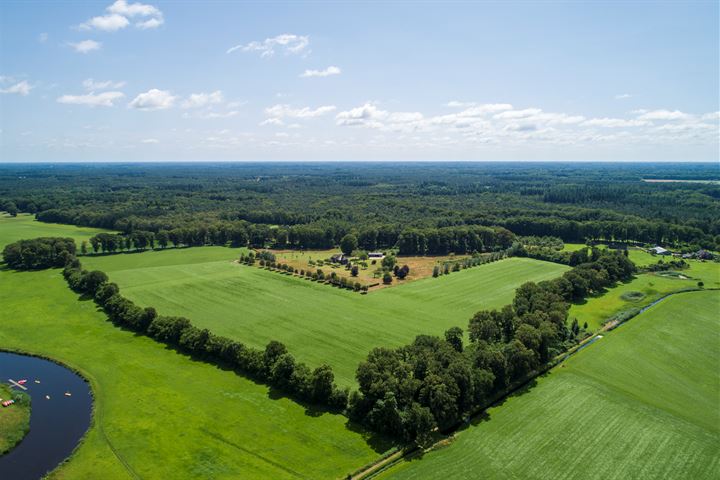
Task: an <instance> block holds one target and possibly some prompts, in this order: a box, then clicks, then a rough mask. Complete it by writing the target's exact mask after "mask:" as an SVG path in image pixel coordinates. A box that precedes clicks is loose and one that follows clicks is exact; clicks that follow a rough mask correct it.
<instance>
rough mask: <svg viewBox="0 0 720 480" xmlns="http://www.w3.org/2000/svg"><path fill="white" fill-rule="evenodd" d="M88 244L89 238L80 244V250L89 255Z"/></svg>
mask: <svg viewBox="0 0 720 480" xmlns="http://www.w3.org/2000/svg"><path fill="white" fill-rule="evenodd" d="M87 245H88V243H87V240H83V241H82V243H81V244H80V252H81V253H82V254H83V255H87V252H88V249H87Z"/></svg>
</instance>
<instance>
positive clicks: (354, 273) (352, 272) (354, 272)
mask: <svg viewBox="0 0 720 480" xmlns="http://www.w3.org/2000/svg"><path fill="white" fill-rule="evenodd" d="M359 271H360V269H359V268H358V266H357V265H353V266H352V268H351V269H350V275H352V276H353V277H357V276H358V272H359Z"/></svg>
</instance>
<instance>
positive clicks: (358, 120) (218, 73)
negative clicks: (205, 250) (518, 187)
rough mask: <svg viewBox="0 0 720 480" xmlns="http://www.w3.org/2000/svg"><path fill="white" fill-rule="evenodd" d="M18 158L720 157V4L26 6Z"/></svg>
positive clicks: (11, 47)
mask: <svg viewBox="0 0 720 480" xmlns="http://www.w3.org/2000/svg"><path fill="white" fill-rule="evenodd" d="M0 3H2V6H1V8H2V15H0V129H1V131H0V161H1V162H11V161H54V160H58V161H129V160H143V161H148V160H624V161H627V160H680V161H690V160H702V161H718V160H720V153H719V150H718V149H719V147H718V143H719V141H720V134H719V130H718V121H719V115H720V113H719V112H718V110H720V106H719V102H720V100H719V97H718V96H719V95H720V94H719V91H720V80H719V68H720V67H719V63H718V62H719V57H720V52H719V46H718V45H719V44H720V41H719V38H718V36H719V33H718V17H719V14H720V12H719V9H718V2H717V1H708V2H666V1H658V2H643V1H634V2H608V1H603V2H595V3H584V4H583V5H580V4H579V3H580V2H575V3H573V2H529V1H516V2H460V3H442V4H440V3H436V4H433V3H427V2H422V3H412V2H404V1H403V2H400V1H397V2H376V3H361V2H352V3H342V4H340V5H338V4H331V3H325V2H312V3H308V4H304V5H301V4H300V3H296V2H276V3H269V2H252V3H239V2H229V1H206V2H200V1H192V2H190V1H184V2H179V1H175V2H173V1H153V2H151V3H137V2H132V1H123V0H118V1H115V2H114V3H112V1H111V0H110V1H107V2H103V1H92V2H77V1H75V2H61V1H53V2H51V1H45V2H37V1H27V0H26V1H7V0H0Z"/></svg>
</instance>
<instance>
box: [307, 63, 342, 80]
mask: <svg viewBox="0 0 720 480" xmlns="http://www.w3.org/2000/svg"><path fill="white" fill-rule="evenodd" d="M340 73H341V70H340V67H335V66H333V65H331V66H329V67H327V68H326V69H325V70H305V71H304V72H303V73H302V74H300V77H302V78H309V77H329V76H330V75H340Z"/></svg>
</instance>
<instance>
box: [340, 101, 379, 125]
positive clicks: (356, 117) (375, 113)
mask: <svg viewBox="0 0 720 480" xmlns="http://www.w3.org/2000/svg"><path fill="white" fill-rule="evenodd" d="M388 115H389V114H388V112H386V111H385V110H380V109H379V108H377V106H375V105H373V104H372V103H366V104H365V105H362V106H360V107H356V108H353V109H350V110H347V111H345V112H340V113H338V114H337V115H336V116H335V123H337V124H338V125H342V126H365V127H374V128H379V127H382V126H383V124H382V123H381V122H382V121H383V120H385V119H386V118H387V117H388Z"/></svg>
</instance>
